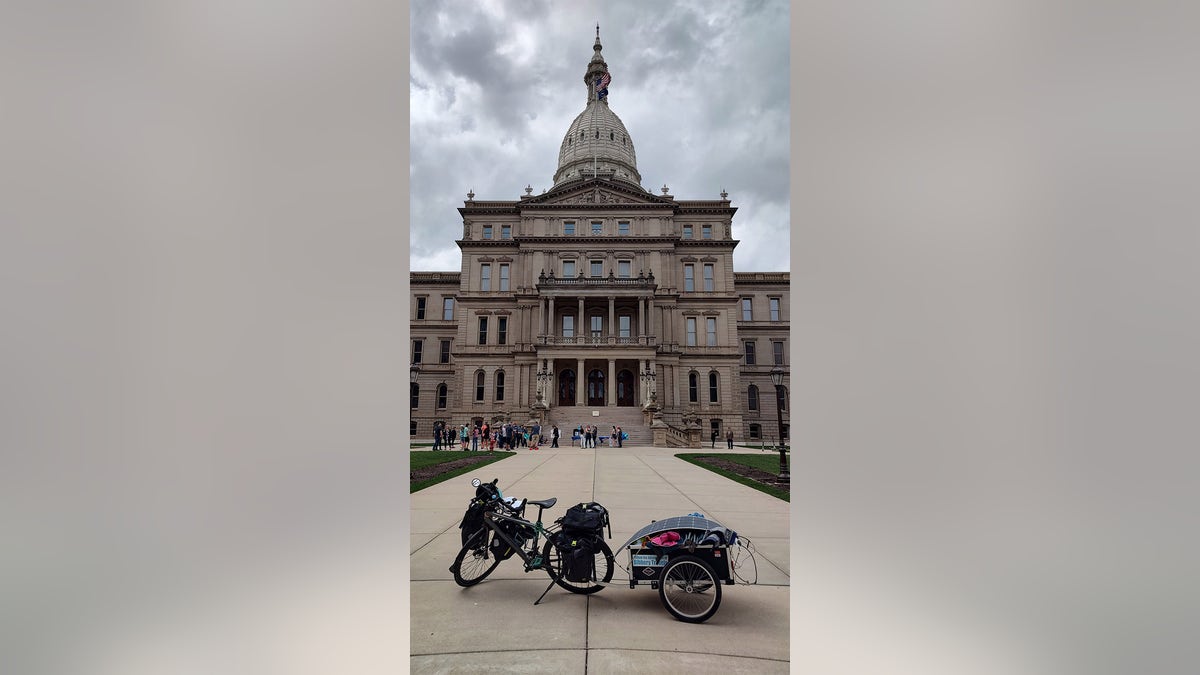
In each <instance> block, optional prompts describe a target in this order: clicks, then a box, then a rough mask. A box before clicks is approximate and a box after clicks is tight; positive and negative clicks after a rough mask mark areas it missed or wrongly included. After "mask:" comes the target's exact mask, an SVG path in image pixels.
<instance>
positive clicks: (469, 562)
mask: <svg viewBox="0 0 1200 675" xmlns="http://www.w3.org/2000/svg"><path fill="white" fill-rule="evenodd" d="M498 481H499V479H493V480H492V482H491V483H483V482H481V481H480V480H479V479H478V478H475V479H473V480H472V481H471V485H472V486H473V487H474V488H475V498H474V499H472V500H471V501H470V503H469V504H468V506H467V512H466V513H465V514H464V515H463V522H462V523H461V524H460V525H459V527H461V528H462V530H463V532H462V542H463V546H462V549H461V550H460V551H459V552H458V555H457V556H456V557H455V558H454V563H453V564H452V565H450V572H452V573H453V574H454V582H455V583H457V584H458V585H459V586H463V587H469V586H474V585H475V584H477V583H479V582H481V581H483V580H484V579H486V578H487V577H488V575H490V574H491V573H492V571H493V570H495V569H496V567H497V566H499V565H500V563H501V562H503V561H504V560H507V559H508V558H511V557H512V556H514V555H516V556H517V557H519V558H520V559H521V560H522V561H524V564H525V572H526V573H529V572H532V571H534V570H545V572H546V574H548V575H549V576H550V579H551V582H550V585H549V586H547V587H546V590H545V591H543V592H542V595H541V596H539V597H538V599H537V600H536V601H534V603H533V604H535V605H536V604H539V603H540V602H541V601H542V598H544V597H546V593H548V592H549V591H550V589H551V588H553V587H554V585H555V584H557V585H558V586H560V587H562V588H564V589H566V590H568V591H570V592H572V593H578V594H582V595H587V594H590V593H595V592H597V591H599V590H602V589H603V588H604V587H605V586H607V585H608V583H609V582H611V581H612V577H613V571H614V569H613V568H614V567H615V566H616V561H615V558H614V556H613V552H612V549H610V548H609V547H608V544H607V543H606V542H605V541H604V540H603V538H599V539H596V540H595V541H593V542H592V543H593V545H594V546H595V550H594V553H593V561H592V562H593V564H592V568H591V569H592V572H591V574H589V575H588V576H587V578H586V580H572V579H571V578H569V577H573V576H575V575H572V574H569V573H568V572H569V570H568V569H567V557H568V555H569V552H568V551H567V550H565V549H564V548H563V546H562V545H560V542H562V539H561V538H560V534H561V535H565V536H571V535H567V533H563V530H562V518H559V519H557V520H555V521H554V523H552V524H551V525H549V526H546V525H544V524H543V523H542V514H543V512H544V511H545V510H546V509H548V508H551V507H553V506H554V505H555V504H556V503H557V502H558V498H557V497H550V498H549V499H543V500H531V499H529V500H527V499H517V498H515V497H508V498H505V497H504V495H503V494H502V493H501V492H500V489H499V488H497V487H496V483H497V482H498ZM529 504H532V505H534V506H536V507H538V515H537V520H536V521H531V520H527V519H526V518H525V517H524V515H525V507H526V506H527V505H529ZM489 534H490V536H489ZM543 536H544V537H545V538H546V542H545V544H544V545H543V546H542V548H541V550H540V551H539V549H538V544H539V543H540V542H541V539H542V537H543ZM527 549H528V550H527ZM575 578H576V579H579V577H577V576H575Z"/></svg>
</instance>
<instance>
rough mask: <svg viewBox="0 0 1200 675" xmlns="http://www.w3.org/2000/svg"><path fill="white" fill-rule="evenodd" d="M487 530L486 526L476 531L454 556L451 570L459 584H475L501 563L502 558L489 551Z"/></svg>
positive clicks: (455, 581) (464, 585)
mask: <svg viewBox="0 0 1200 675" xmlns="http://www.w3.org/2000/svg"><path fill="white" fill-rule="evenodd" d="M487 532H488V530H487V529H486V528H485V529H482V530H479V531H478V532H476V533H475V534H474V535H473V536H472V537H471V538H470V539H469V540H468V541H467V543H466V544H465V545H463V547H462V550H461V551H459V552H458V556H457V557H455V558H454V564H453V565H451V566H450V571H451V572H453V573H454V583H456V584H458V585H459V586H463V587H466V586H474V585H475V584H477V583H479V582H481V581H483V580H484V579H485V578H487V575H489V574H491V573H492V570H494V569H496V565H499V564H500V559H499V558H497V557H496V556H494V555H492V554H491V552H489V551H488V547H487Z"/></svg>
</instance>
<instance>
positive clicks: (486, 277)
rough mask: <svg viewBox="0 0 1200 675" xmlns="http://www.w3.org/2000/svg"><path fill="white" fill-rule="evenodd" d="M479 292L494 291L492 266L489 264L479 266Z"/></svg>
mask: <svg viewBox="0 0 1200 675" xmlns="http://www.w3.org/2000/svg"><path fill="white" fill-rule="evenodd" d="M479 290H481V291H490V290H492V266H491V265H489V264H487V263H485V264H483V265H480V266H479Z"/></svg>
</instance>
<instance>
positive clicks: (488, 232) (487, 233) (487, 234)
mask: <svg viewBox="0 0 1200 675" xmlns="http://www.w3.org/2000/svg"><path fill="white" fill-rule="evenodd" d="M483 238H484V239H491V238H492V226H491V225H484V226H483Z"/></svg>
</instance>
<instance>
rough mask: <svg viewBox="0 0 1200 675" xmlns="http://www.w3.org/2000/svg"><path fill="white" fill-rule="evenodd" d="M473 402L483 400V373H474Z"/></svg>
mask: <svg viewBox="0 0 1200 675" xmlns="http://www.w3.org/2000/svg"><path fill="white" fill-rule="evenodd" d="M475 400H476V401H482V400H483V371H482V370H478V371H475Z"/></svg>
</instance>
